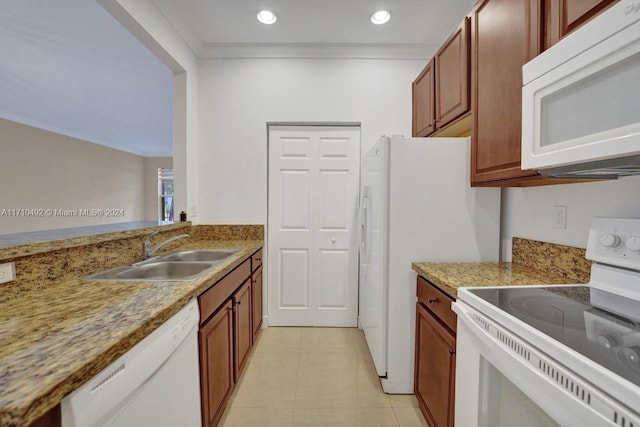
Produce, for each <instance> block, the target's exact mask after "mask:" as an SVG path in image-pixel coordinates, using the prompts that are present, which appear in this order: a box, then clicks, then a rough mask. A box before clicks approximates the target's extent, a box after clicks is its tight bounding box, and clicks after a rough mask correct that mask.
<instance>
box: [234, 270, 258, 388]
mask: <svg viewBox="0 0 640 427" xmlns="http://www.w3.org/2000/svg"><path fill="white" fill-rule="evenodd" d="M232 301H233V317H234V318H233V354H234V364H233V366H234V369H233V372H234V380H235V381H236V382H237V381H238V378H240V374H241V373H242V369H243V368H244V365H245V364H246V363H247V358H248V357H249V350H251V346H252V345H253V328H252V327H251V315H252V313H253V307H252V305H251V279H247V280H246V281H245V282H244V284H243V285H242V286H241V287H240V289H238V290H237V291H236V293H235V294H234V295H233V298H232Z"/></svg>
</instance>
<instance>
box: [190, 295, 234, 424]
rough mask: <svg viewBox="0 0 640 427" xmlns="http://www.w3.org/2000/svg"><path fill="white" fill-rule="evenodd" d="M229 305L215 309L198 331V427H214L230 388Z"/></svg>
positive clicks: (231, 341) (230, 341)
mask: <svg viewBox="0 0 640 427" xmlns="http://www.w3.org/2000/svg"><path fill="white" fill-rule="evenodd" d="M232 310H233V306H232V302H231V300H228V301H227V303H226V304H223V305H222V307H220V309H219V310H218V312H217V313H216V314H214V315H213V317H212V318H211V319H210V320H209V321H208V322H207V323H205V324H204V325H202V327H201V329H200V331H199V332H198V338H199V344H200V392H201V395H202V425H203V426H204V427H209V426H215V425H217V424H218V420H220V417H221V416H222V413H223V412H224V408H225V403H226V402H227V399H228V398H229V395H230V394H231V390H232V389H233V384H234V381H233V317H232Z"/></svg>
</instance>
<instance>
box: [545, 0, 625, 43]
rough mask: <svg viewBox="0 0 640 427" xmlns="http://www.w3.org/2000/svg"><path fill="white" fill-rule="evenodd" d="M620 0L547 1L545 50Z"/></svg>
mask: <svg viewBox="0 0 640 427" xmlns="http://www.w3.org/2000/svg"><path fill="white" fill-rule="evenodd" d="M617 1H619V0H545V5H544V14H545V37H544V48H545V49H547V48H549V47H550V46H552V45H554V44H556V43H557V42H558V41H559V40H560V39H561V38H563V37H564V36H566V35H567V34H569V33H570V32H572V31H574V30H575V29H577V28H578V27H580V26H582V25H583V24H585V23H586V22H587V21H589V20H590V19H591V18H593V17H595V16H597V15H598V14H599V13H600V12H602V11H603V10H605V9H606V8H608V7H609V6H611V5H612V4H614V3H616V2H617Z"/></svg>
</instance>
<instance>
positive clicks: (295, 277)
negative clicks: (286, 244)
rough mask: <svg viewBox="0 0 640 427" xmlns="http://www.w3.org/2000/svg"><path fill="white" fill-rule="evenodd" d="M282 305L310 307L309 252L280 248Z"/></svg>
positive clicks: (280, 303)
mask: <svg viewBox="0 0 640 427" xmlns="http://www.w3.org/2000/svg"><path fill="white" fill-rule="evenodd" d="M279 258H280V268H279V270H280V276H279V277H278V279H279V280H278V282H279V283H280V292H279V295H280V302H279V305H280V307H298V308H308V307H309V252H308V251H307V250H304V249H281V250H280V256H279Z"/></svg>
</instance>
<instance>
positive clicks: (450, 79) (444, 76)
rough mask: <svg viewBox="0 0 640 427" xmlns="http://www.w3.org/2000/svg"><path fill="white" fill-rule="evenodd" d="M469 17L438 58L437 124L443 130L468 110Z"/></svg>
mask: <svg viewBox="0 0 640 427" xmlns="http://www.w3.org/2000/svg"><path fill="white" fill-rule="evenodd" d="M469 26H470V20H469V18H465V19H464V21H462V23H461V24H460V26H459V27H458V28H457V29H456V31H455V32H454V33H453V34H452V35H451V37H449V38H448V39H447V41H446V42H445V43H444V44H443V45H442V47H441V48H440V49H439V50H438V52H437V53H436V55H435V75H436V76H435V77H436V88H435V94H436V107H435V115H436V116H435V117H436V118H435V125H436V128H438V129H442V128H444V127H446V126H447V125H448V124H449V123H451V122H453V121H454V120H455V119H457V118H458V117H460V116H462V115H463V114H465V113H467V112H468V111H469V86H470V84H469Z"/></svg>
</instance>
